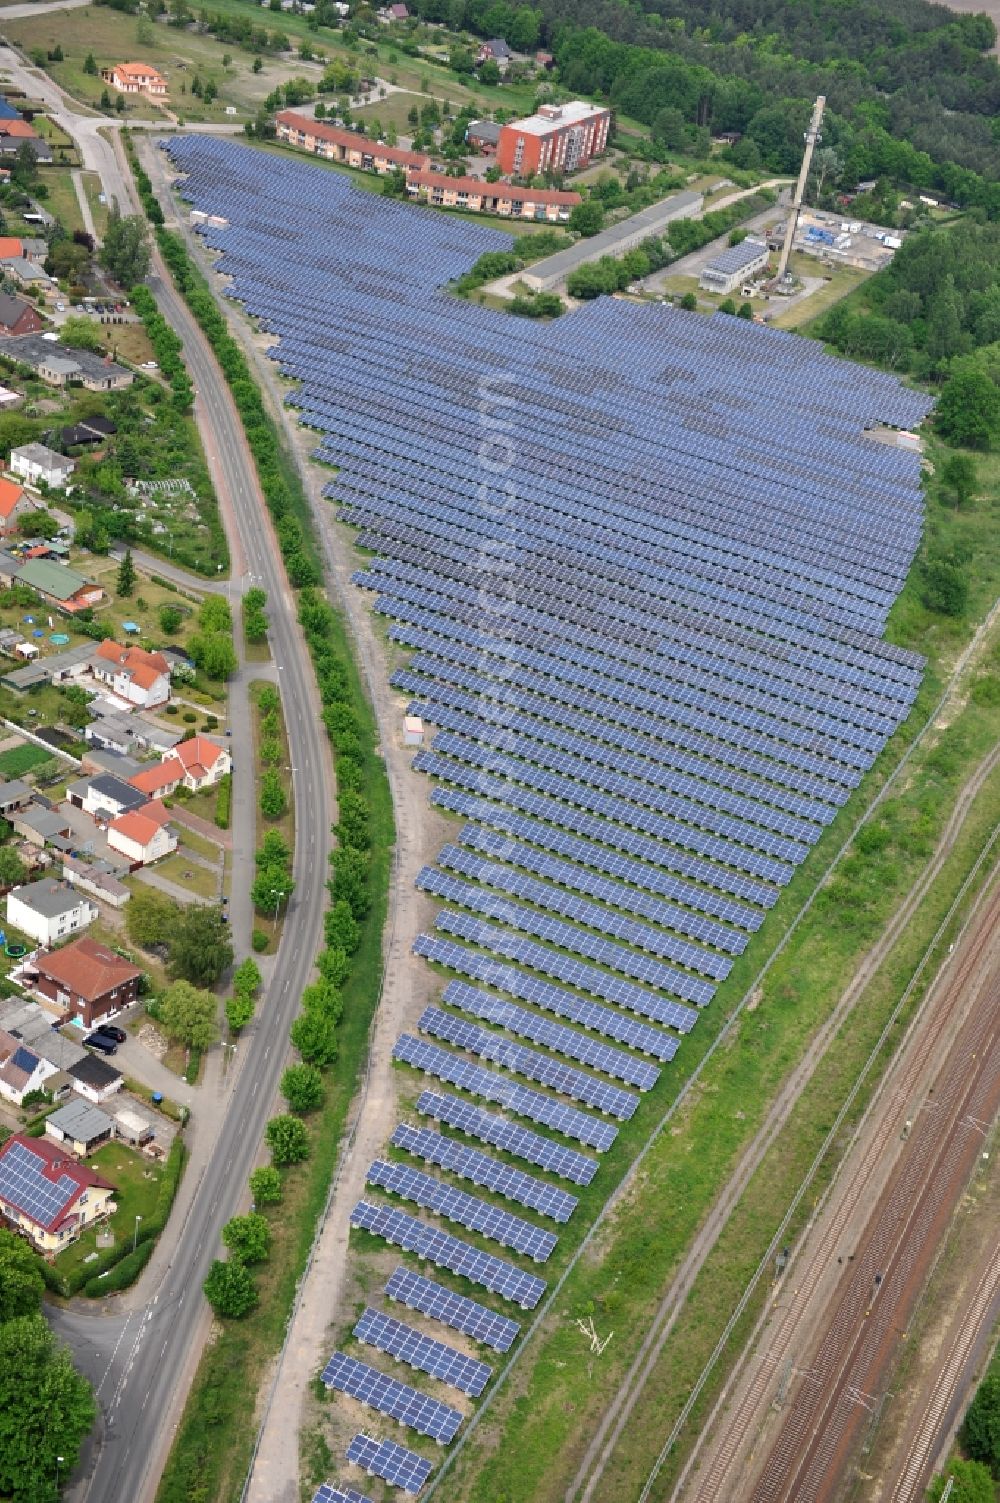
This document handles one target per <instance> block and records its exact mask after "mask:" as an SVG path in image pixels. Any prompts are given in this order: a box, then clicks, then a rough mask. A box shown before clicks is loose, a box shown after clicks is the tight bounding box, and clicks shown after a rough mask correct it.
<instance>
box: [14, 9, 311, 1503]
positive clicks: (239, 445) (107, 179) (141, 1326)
mask: <svg viewBox="0 0 1000 1503" xmlns="http://www.w3.org/2000/svg"><path fill="white" fill-rule="evenodd" d="M31 10H32V13H34V10H35V7H32V8H31ZM0 69H6V70H7V71H8V72H9V73H10V74H11V76H12V77H13V78H15V79H16V80H17V81H18V82H19V83H20V84H21V85H22V86H23V87H25V88H28V89H30V91H31V92H32V93H33V94H34V95H35V96H36V97H39V96H40V97H42V98H43V99H44V101H45V103H46V104H47V106H48V107H49V108H50V110H51V113H52V115H53V118H54V119H55V120H56V121H57V122H58V123H59V124H60V125H61V126H62V127H63V128H64V129H65V130H66V131H67V132H68V133H69V134H70V135H71V136H73V137H74V138H75V140H76V141H77V144H78V146H79V148H80V151H81V156H82V157H83V161H84V164H85V166H86V167H87V168H88V169H90V170H93V171H96V172H98V173H99V174H100V177H101V182H102V185H103V188H104V191H105V193H106V194H107V195H108V198H109V200H110V199H112V198H114V199H116V200H117V201H118V203H119V204H120V205H121V207H122V209H123V211H125V212H128V211H130V210H132V209H134V207H135V197H134V194H133V191H132V185H131V182H130V179H129V177H128V173H127V168H126V165H125V162H124V157H123V153H122V151H121V145H120V141H119V140H118V139H117V137H114V138H113V139H112V141H110V142H109V141H107V140H105V139H104V138H103V137H101V136H100V135H98V130H99V129H100V128H101V127H102V126H103V125H105V124H106V123H108V122H105V121H103V120H102V119H101V117H99V116H92V117H91V116H83V115H79V114H77V113H76V112H75V110H74V109H73V107H72V105H71V102H70V101H68V100H67V99H66V98H65V96H64V95H62V93H61V91H59V90H58V89H57V88H56V87H55V86H54V85H53V84H52V83H51V81H50V80H48V79H46V78H45V77H44V76H43V75H38V74H35V73H34V72H33V70H30V69H28V68H26V67H25V66H24V65H23V64H22V62H21V60H20V59H19V58H18V57H17V55H16V54H15V53H14V52H12V51H11V50H10V49H9V48H0ZM149 283H150V287H151V290H152V291H153V293H154V295H155V296H156V298H157V301H158V302H159V304H160V307H161V309H162V310H163V313H164V314H165V316H166V318H167V319H168V321H169V322H170V324H171V326H172V327H173V328H174V329H175V330H176V331H177V333H178V334H179V335H180V336H181V339H182V340H183V343H184V354H185V359H186V361H187V364H188V368H189V370H190V372H191V377H192V380H193V382H194V385H195V388H196V392H197V396H196V400H195V417H196V419H197V421H198V426H199V430H200V432H201V434H202V438H203V441H204V444H205V450H206V457H207V459H208V463H209V468H210V471H211V473H212V478H213V481H214V483H215V486H216V491H217V494H218V496H219V502H220V509H221V512H222V519H223V523H224V526H225V528H226V535H227V538H228V542H229V548H230V554H231V557H232V560H233V563H232V569H233V579H234V581H238V585H237V587H236V590H235V597H236V598H233V594H234V591H233V589H232V587H229V593H230V596H231V599H232V605H233V613H234V634H235V636H236V639H237V641H239V640H241V637H242V632H241V629H240V603H241V602H240V597H241V596H242V592H243V588H244V587H245V585H246V584H247V583H248V582H249V581H250V580H254V581H255V582H259V583H260V584H262V585H263V587H264V588H265V589H266V590H267V593H268V616H269V619H270V623H271V629H270V642H271V650H272V654H273V658H274V663H275V665H276V669H277V681H278V683H279V685H280V688H281V693H282V702H283V707H284V711H285V723H286V727H287V731H288V741H289V748H290V752H291V757H292V782H293V791H294V797H295V803H296V808H297V809H298V810H299V811H301V812H300V818H299V821H298V838H297V840H296V848H295V859H294V875H295V881H296V892H295V896H294V898H293V900H292V903H291V905H290V908H289V913H288V919H287V922H286V923H285V926H284V932H283V936H282V942H281V946H280V949H279V951H278V955H277V958H276V964H275V967H274V971H273V974H272V980H271V983H270V985H269V986H268V988H267V997H266V1003H265V1005H264V1006H263V1007H262V1008H261V1009H260V1012H259V1016H258V1021H257V1023H256V1024H255V1026H254V1027H253V1029H252V1030H248V1032H249V1038H248V1040H247V1043H246V1045H245V1046H241V1048H240V1051H239V1055H238V1057H237V1060H236V1063H235V1065H234V1067H233V1068H232V1070H231V1071H230V1074H229V1076H228V1078H227V1077H225V1076H224V1075H223V1074H222V1072H221V1069H220V1066H219V1063H218V1059H219V1056H218V1052H216V1054H215V1055H214V1056H212V1057H210V1062H209V1063H210V1068H211V1069H212V1073H213V1075H218V1078H219V1082H220V1085H219V1092H220V1102H219V1129H218V1135H217V1137H216V1138H215V1140H214V1145H213V1146H212V1148H211V1151H210V1152H209V1151H205V1153H204V1158H203V1162H202V1163H201V1164H199V1165H197V1166H196V1165H195V1164H194V1163H192V1164H191V1165H190V1166H189V1169H188V1174H187V1176H186V1179H185V1184H184V1185H182V1193H181V1199H180V1200H179V1202H178V1207H177V1208H176V1209H175V1212H174V1225H173V1227H172V1231H173V1233H174V1235H175V1236H176V1234H177V1232H178V1230H179V1231H180V1233H181V1234H180V1236H179V1237H178V1238H177V1241H176V1245H175V1246H174V1248H173V1250H172V1255H171V1258H170V1262H169V1264H168V1266H167V1267H166V1269H165V1270H161V1272H162V1275H163V1276H162V1278H161V1281H160V1286H159V1289H158V1292H157V1293H156V1295H155V1296H154V1297H153V1299H152V1300H151V1301H150V1302H149V1303H148V1304H147V1305H146V1306H145V1308H137V1309H134V1310H131V1311H130V1312H129V1313H128V1314H124V1313H122V1310H121V1309H120V1308H117V1307H116V1306H115V1305H114V1304H113V1303H112V1305H111V1313H109V1314H105V1315H101V1314H95V1313H92V1312H91V1311H90V1310H83V1311H78V1310H77V1309H76V1308H70V1309H69V1310H65V1311H57V1312H53V1314H52V1320H53V1325H54V1327H55V1329H56V1330H57V1331H58V1332H59V1334H60V1335H62V1336H63V1337H64V1338H65V1339H66V1340H67V1341H68V1342H69V1343H70V1346H71V1347H72V1349H73V1352H74V1356H75V1357H76V1359H77V1361H78V1362H79V1363H80V1364H81V1366H82V1367H83V1369H84V1371H86V1372H88V1373H89V1374H91V1375H92V1376H94V1377H95V1380H96V1384H95V1386H97V1388H98V1397H99V1400H100V1405H101V1415H100V1419H99V1422H98V1426H97V1429H96V1431H95V1434H94V1436H93V1437H92V1439H91V1442H90V1443H89V1444H88V1448H87V1451H86V1454H85V1455H84V1457H83V1462H82V1466H81V1468H80V1469H79V1475H78V1476H77V1477H76V1478H75V1479H74V1482H73V1485H72V1495H73V1497H74V1498H75V1499H79V1500H83V1499H87V1500H88V1503H121V1500H122V1499H126V1498H127V1499H128V1500H129V1503H147V1500H151V1499H152V1498H153V1496H154V1493H155V1490H156V1486H157V1483H158V1480H159V1476H160V1473H161V1471H162V1467H163V1464H164V1462H165V1460H166V1456H167V1453H168V1449H169V1444H170V1441H171V1439H172V1435H173V1431H174V1429H175V1428H176V1424H177V1421H178V1420H179V1418H180V1414H181V1411H182V1408H183V1404H184V1399H185V1396H186V1393H187V1389H188V1387H189V1384H190V1381H191V1378H192V1377H193V1374H194V1371H195V1367H196V1363H197V1359H198V1356H199V1355H200V1351H201V1347H202V1344H203V1342H204V1339H205V1337H206V1335H207V1333H208V1329H209V1312H208V1307H207V1306H206V1304H205V1302H204V1300H203V1298H202V1296H201V1292H200V1291H201V1283H202V1281H203V1279H204V1276H205V1273H206V1271H207V1269H208V1266H209V1263H210V1262H211V1260H212V1258H213V1257H215V1256H216V1254H217V1252H218V1249H219V1245H220V1243H219V1232H220V1229H221V1227H222V1225H223V1223H224V1222H225V1221H226V1220H228V1218H229V1217H230V1216H231V1215H232V1214H233V1213H234V1212H235V1211H237V1210H238V1209H240V1207H241V1205H242V1204H245V1199H246V1197H245V1187H246V1182H247V1176H248V1174H249V1171H250V1169H251V1168H252V1167H253V1164H254V1162H255V1160H256V1157H257V1154H258V1151H259V1145H260V1143H261V1139H262V1136H263V1130H264V1125H265V1122H266V1120H267V1117H268V1116H269V1115H270V1113H271V1110H272V1107H273V1104H274V1101H275V1097H276V1094H277V1084H278V1078H279V1076H280V1073H281V1070H282V1068H283V1066H284V1063H285V1060H286V1058H287V1053H288V1042H287V1041H288V1029H289V1026H290V1024H291V1021H292V1019H293V1018H294V1016H295V1014H296V1012H297V1011H298V1007H299V999H300V997H301V994H302V990H303V988H304V986H305V985H306V983H307V982H308V980H309V978H310V973H311V971H312V966H313V958H314V956H315V954H316V952H317V950H318V948H319V945H320V943H321V933H322V915H323V909H324V906H325V880H326V875H327V857H328V853H329V847H330V844H331V838H330V828H331V823H332V819H333V808H332V805H333V798H332V783H333V779H332V768H331V763H330V754H329V747H328V745H327V742H326V737H325V735H324V733H323V730H322V725H321V721H320V718H319V704H318V700H317V695H316V686H315V682H314V680H313V677H312V672H311V668H310V665H309V661H308V655H307V653H306V650H305V646H304V644H303V642H302V639H301V635H300V633H299V630H298V624H297V621H296V618H295V606H294V600H293V598H292V596H291V593H290V592H289V590H288V587H287V584H286V581H285V577H284V570H283V567H282V565H281V562H280V553H279V550H278V546H277V541H276V539H275V536H274V532H273V528H272V527H271V524H270V520H269V518H268V516H267V511H266V507H265V505H264V502H263V498H262V496H261V494H260V490H259V487H258V484H257V478H256V473H255V471H254V468H253V463H252V460H251V458H250V455H249V452H248V450H247V447H246V444H245V441H244V436H243V431H242V428H241V426H240V423H239V418H238V415H237V413H236V410H235V408H234V406H233V404H232V399H231V397H230V395H229V391H228V388H227V387H226V384H225V381H224V380H223V378H222V375H221V373H220V371H219V369H218V366H217V365H216V362H215V359H214V357H213V356H212V353H211V351H210V349H209V348H208V346H207V344H206V343H205V341H204V339H203V337H202V335H201V333H200V331H199V330H198V328H197V326H196V325H195V323H194V321H193V320H192V318H191V317H190V315H189V313H188V310H187V307H186V305H185V304H184V302H183V301H182V299H181V298H180V297H179V296H178V295H177V293H176V292H175V291H174V289H173V286H172V284H171V283H170V282H169V281H168V280H167V278H166V273H165V271H164V269H163V267H162V265H155V266H154V272H153V275H152V276H151V277H150V279H149ZM144 562H145V560H144ZM150 562H152V561H150ZM155 567H156V568H157V570H158V572H161V573H163V574H164V575H168V574H175V573H176V574H177V575H178V576H180V575H181V574H182V571H175V570H173V568H172V566H170V565H164V564H163V563H161V562H160V561H159V560H157V561H155ZM179 582H185V583H187V582H188V581H181V580H179ZM199 583H200V582H199ZM213 583H214V582H213ZM200 587H201V588H211V585H209V584H208V583H207V582H206V583H204V584H201V583H200ZM254 676H255V671H254V668H253V665H250V667H249V668H248V667H247V666H246V665H242V666H241V668H240V671H239V673H238V674H237V676H236V677H235V679H234V680H233V681H232V683H231V685H230V689H231V713H230V722H231V726H232V730H233V745H234V746H235V747H236V748H244V747H249V745H250V744H251V738H250V719H249V704H248V698H247V693H246V689H247V686H248V683H249V681H250V679H251V678H252V677H254ZM254 800H255V790H254V781H253V769H252V764H251V760H250V758H249V757H242V756H240V755H239V753H237V758H236V765H235V768H234V776H233V811H232V836H233V872H234V875H235V877H236V880H235V882H234V886H233V895H232V900H231V904H230V915H231V923H232V929H233V940H234V944H235V947H236V950H237V953H238V954H245V953H247V951H248V948H249V938H250V928H251V924H252V912H251V906H250V900H249V894H248V891H247V889H248V886H249V878H250V874H251V872H252V870H253V846H254V833H253V832H254ZM223 1093H224V1098H223ZM227 1102H228V1104H227ZM205 1143H206V1139H205V1135H202V1138H201V1144H202V1146H203V1147H204V1146H205ZM199 1157H201V1155H199ZM185 1206H186V1209H185ZM178 1216H182V1217H183V1220H182V1222H181V1223H180V1225H179V1226H178V1224H177V1217H178ZM158 1251H159V1250H158ZM122 1303H123V1304H124V1303H125V1302H124V1301H123V1302H122Z"/></svg>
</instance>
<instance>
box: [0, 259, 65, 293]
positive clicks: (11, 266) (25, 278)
mask: <svg viewBox="0 0 1000 1503" xmlns="http://www.w3.org/2000/svg"><path fill="white" fill-rule="evenodd" d="M3 272H4V276H7V277H10V278H11V279H12V280H13V281H15V282H16V283H17V285H18V286H19V287H23V288H24V289H25V291H33V290H37V291H39V292H42V293H43V294H49V293H51V292H54V291H55V289H56V284H55V282H53V280H52V278H51V277H50V276H49V274H48V272H47V271H43V269H42V268H41V267H40V266H39V265H38V264H37V262H35V261H29V260H28V258H27V257H26V256H14V257H13V258H12V259H11V260H9V261H5V262H4V265H3Z"/></svg>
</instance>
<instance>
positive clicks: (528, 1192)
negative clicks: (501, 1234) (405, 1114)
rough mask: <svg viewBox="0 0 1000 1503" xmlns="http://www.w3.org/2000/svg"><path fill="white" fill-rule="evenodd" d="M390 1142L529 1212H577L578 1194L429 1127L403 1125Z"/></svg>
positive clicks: (557, 1215) (559, 1216)
mask: <svg viewBox="0 0 1000 1503" xmlns="http://www.w3.org/2000/svg"><path fill="white" fill-rule="evenodd" d="M390 1141H391V1142H392V1145H393V1147H394V1148H405V1150H406V1152H407V1153H412V1154H415V1155H416V1156H417V1157H418V1158H422V1159H425V1160H426V1161H427V1163H429V1164H439V1165H440V1166H441V1168H442V1169H449V1170H450V1171H451V1173H452V1174H457V1175H458V1176H459V1178H460V1179H468V1180H471V1181H472V1183H473V1184H474V1185H483V1186H484V1187H485V1188H486V1189H488V1190H494V1191H496V1193H497V1194H498V1195H503V1196H504V1197H505V1198H506V1199H507V1200H516V1201H517V1202H518V1203H519V1204H520V1205H523V1206H527V1207H528V1208H529V1210H532V1211H540V1212H541V1213H542V1215H543V1216H551V1217H552V1219H553V1221H568V1220H569V1218H570V1216H571V1215H572V1214H573V1212H574V1211H575V1210H576V1206H577V1200H576V1196H575V1195H570V1194H568V1193H567V1191H565V1190H559V1189H557V1188H556V1187H555V1186H554V1185H547V1184H546V1183H545V1181H544V1180H540V1179H535V1178H534V1177H533V1176H532V1175H530V1174H525V1173H524V1171H523V1170H522V1169H515V1168H514V1167H513V1165H511V1164H504V1163H502V1162H501V1161H500V1160H499V1159H494V1158H491V1157H490V1155H489V1154H488V1153H481V1152H480V1151H479V1149H478V1148H468V1147H467V1146H466V1145H465V1144H464V1143H457V1142H456V1141H455V1139H454V1138H446V1137H442V1135H441V1133H438V1132H432V1131H431V1130H430V1128H428V1127H411V1126H410V1125H409V1123H406V1122H401V1123H400V1124H399V1126H398V1127H397V1128H396V1131H395V1132H394V1133H393V1135H392V1138H391V1140H390Z"/></svg>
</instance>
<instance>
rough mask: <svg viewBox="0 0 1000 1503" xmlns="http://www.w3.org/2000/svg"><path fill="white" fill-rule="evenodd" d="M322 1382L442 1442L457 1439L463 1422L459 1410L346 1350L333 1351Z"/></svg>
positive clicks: (442, 1443)
mask: <svg viewBox="0 0 1000 1503" xmlns="http://www.w3.org/2000/svg"><path fill="white" fill-rule="evenodd" d="M323 1382H324V1383H325V1384H326V1386H327V1388H335V1389H337V1390H338V1392H340V1393H346V1394H348V1395H349V1396H350V1397H351V1398H352V1399H357V1400H358V1403H359V1404H367V1405H368V1406H369V1408H371V1409H377V1410H378V1411H379V1413H380V1414H387V1415H389V1417H390V1418H391V1419H394V1420H398V1422H399V1423H400V1424H401V1425H409V1426H410V1427H411V1429H413V1430H416V1431H417V1433H418V1434H420V1435H427V1436H429V1437H430V1438H431V1440H436V1441H437V1442H438V1444H439V1445H447V1444H448V1442H449V1441H450V1440H454V1438H455V1435H456V1433H457V1431H458V1427H459V1425H461V1423H462V1416H461V1413H460V1412H459V1410H457V1409H452V1408H450V1407H449V1405H447V1404H442V1403H441V1401H440V1399H433V1398H431V1397H430V1396H429V1395H428V1394H425V1393H420V1392H419V1391H418V1390H417V1389H416V1388H410V1387H408V1386H407V1384H405V1383H399V1382H397V1381H396V1379H395V1378H387V1377H386V1375H385V1374H384V1373H380V1372H379V1371H378V1369H377V1368H375V1367H369V1366H368V1364H367V1362H359V1361H358V1359H357V1358H356V1357H351V1356H348V1354H347V1353H346V1352H334V1354H333V1356H332V1357H331V1358H330V1360H329V1362H328V1363H327V1364H326V1367H325V1368H324V1369H323Z"/></svg>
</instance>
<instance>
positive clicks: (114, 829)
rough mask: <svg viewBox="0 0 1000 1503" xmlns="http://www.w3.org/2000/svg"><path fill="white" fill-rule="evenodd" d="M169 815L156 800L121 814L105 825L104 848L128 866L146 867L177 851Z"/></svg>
mask: <svg viewBox="0 0 1000 1503" xmlns="http://www.w3.org/2000/svg"><path fill="white" fill-rule="evenodd" d="M169 819H170V815H169V814H168V813H167V811H166V809H164V807H163V805H162V804H161V803H160V802H159V800H158V799H152V800H150V802H149V803H148V804H144V805H143V807H142V808H141V809H133V810H131V811H130V812H129V813H128V814H122V815H120V816H119V817H118V819H113V820H112V821H111V823H110V824H109V825H108V845H109V846H110V847H111V849H112V850H113V851H118V852H119V853H120V854H121V855H122V856H124V857H125V859H126V861H128V862H129V863H130V864H131V865H132V866H149V864H150V862H152V861H159V860H160V858H161V857H163V856H169V855H170V853H171V851H176V849H177V836H176V835H175V834H174V832H173V830H171V828H170V825H169V822H168V821H169Z"/></svg>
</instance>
